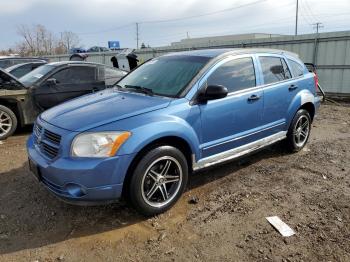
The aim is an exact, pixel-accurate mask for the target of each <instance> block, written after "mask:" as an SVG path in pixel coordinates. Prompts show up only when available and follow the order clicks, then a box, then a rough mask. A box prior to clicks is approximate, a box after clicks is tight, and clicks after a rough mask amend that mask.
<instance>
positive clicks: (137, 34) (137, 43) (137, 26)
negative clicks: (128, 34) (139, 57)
mask: <svg viewBox="0 0 350 262" xmlns="http://www.w3.org/2000/svg"><path fill="white" fill-rule="evenodd" d="M136 49H139V23H136Z"/></svg>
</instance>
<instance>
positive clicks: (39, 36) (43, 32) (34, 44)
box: [16, 24, 79, 56]
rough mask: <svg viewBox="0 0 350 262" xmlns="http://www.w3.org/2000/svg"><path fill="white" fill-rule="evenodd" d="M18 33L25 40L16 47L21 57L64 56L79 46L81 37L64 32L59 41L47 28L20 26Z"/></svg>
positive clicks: (38, 25) (41, 26)
mask: <svg viewBox="0 0 350 262" xmlns="http://www.w3.org/2000/svg"><path fill="white" fill-rule="evenodd" d="M17 33H18V34H19V35H20V36H21V37H22V38H23V40H22V41H21V42H19V43H17V45H16V51H17V52H19V53H20V54H21V55H32V56H42V55H51V54H63V53H66V52H68V50H69V49H70V48H72V47H75V46H77V45H78V44H79V37H78V35H77V34H75V33H73V32H68V31H66V32H63V33H61V37H60V39H59V40H58V39H57V37H55V35H54V34H53V33H52V32H51V31H49V30H48V29H46V27H45V26H43V25H40V24H37V25H33V26H28V25H19V26H18V27H17Z"/></svg>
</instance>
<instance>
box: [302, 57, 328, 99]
mask: <svg viewBox="0 0 350 262" xmlns="http://www.w3.org/2000/svg"><path fill="white" fill-rule="evenodd" d="M304 65H305V66H306V68H307V70H309V72H310V73H314V74H315V76H316V77H317V88H318V90H319V91H320V92H321V94H322V97H323V98H322V101H325V99H326V94H325V92H324V91H323V89H322V87H321V85H320V83H319V81H318V76H317V72H316V65H315V64H312V63H304Z"/></svg>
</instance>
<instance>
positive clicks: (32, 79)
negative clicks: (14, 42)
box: [0, 61, 127, 140]
mask: <svg viewBox="0 0 350 262" xmlns="http://www.w3.org/2000/svg"><path fill="white" fill-rule="evenodd" d="M126 74H127V72H125V71H123V70H120V69H116V68H113V67H109V66H106V65H103V64H97V63H89V62H77V61H65V62H56V63H49V64H45V65H42V66H40V67H38V68H36V69H35V70H33V71H31V72H29V73H28V74H26V75H24V76H23V77H21V78H19V79H18V78H16V77H14V76H13V75H11V74H9V73H7V72H6V71H4V70H2V69H0V140H3V139H6V138H7V137H9V136H11V135H12V134H13V132H14V131H15V130H16V128H17V126H25V125H28V124H32V123H33V122H34V121H35V119H36V117H37V116H38V115H39V114H40V113H41V112H43V111H45V110H46V109H48V108H51V107H53V106H55V105H58V104H60V103H63V102H65V101H67V100H70V99H73V98H76V97H79V96H82V95H85V94H89V93H93V92H97V91H100V90H103V89H105V88H108V87H111V86H113V85H114V83H115V82H117V81H118V80H119V79H120V78H122V77H123V76H124V75H126Z"/></svg>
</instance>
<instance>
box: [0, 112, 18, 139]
mask: <svg viewBox="0 0 350 262" xmlns="http://www.w3.org/2000/svg"><path fill="white" fill-rule="evenodd" d="M16 128H17V117H16V115H15V113H14V112H13V111H12V110H11V109H9V108H8V107H6V106H2V105H0V140H5V139H6V138H8V137H9V136H11V135H12V134H13V133H14V132H15V130H16Z"/></svg>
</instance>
